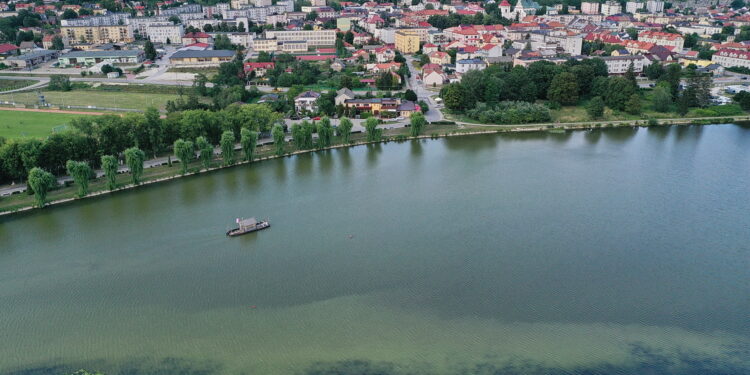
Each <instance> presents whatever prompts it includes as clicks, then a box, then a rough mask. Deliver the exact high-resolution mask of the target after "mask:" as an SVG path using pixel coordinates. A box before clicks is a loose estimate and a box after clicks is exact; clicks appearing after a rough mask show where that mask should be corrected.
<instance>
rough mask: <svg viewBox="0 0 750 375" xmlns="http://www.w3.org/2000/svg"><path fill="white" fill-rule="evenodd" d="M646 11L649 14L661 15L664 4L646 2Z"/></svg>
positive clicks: (651, 0) (650, 0) (655, 0)
mask: <svg viewBox="0 0 750 375" xmlns="http://www.w3.org/2000/svg"><path fill="white" fill-rule="evenodd" d="M646 10H648V12H649V13H661V12H663V11H664V2H663V1H659V0H648V1H647V2H646Z"/></svg>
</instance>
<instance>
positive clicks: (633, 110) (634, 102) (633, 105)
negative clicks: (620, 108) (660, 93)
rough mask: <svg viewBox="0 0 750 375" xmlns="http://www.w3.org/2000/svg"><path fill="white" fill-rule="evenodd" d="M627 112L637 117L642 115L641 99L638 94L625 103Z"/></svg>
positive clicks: (631, 96)
mask: <svg viewBox="0 0 750 375" xmlns="http://www.w3.org/2000/svg"><path fill="white" fill-rule="evenodd" d="M625 112H627V113H630V114H631V115H637V114H639V113H641V97H640V95H638V94H633V95H630V98H628V101H627V102H626V103H625Z"/></svg>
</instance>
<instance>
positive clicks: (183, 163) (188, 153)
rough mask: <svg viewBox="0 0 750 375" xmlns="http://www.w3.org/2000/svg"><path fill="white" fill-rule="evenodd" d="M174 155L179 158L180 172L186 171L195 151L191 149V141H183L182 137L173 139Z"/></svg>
mask: <svg viewBox="0 0 750 375" xmlns="http://www.w3.org/2000/svg"><path fill="white" fill-rule="evenodd" d="M173 148H174V156H175V157H176V158H177V159H180V168H181V169H182V174H183V175H184V174H185V173H187V171H188V165H189V164H190V162H191V161H192V160H193V157H194V156H195V151H193V142H190V141H185V140H183V139H182V138H180V139H178V140H176V141H174V147H173Z"/></svg>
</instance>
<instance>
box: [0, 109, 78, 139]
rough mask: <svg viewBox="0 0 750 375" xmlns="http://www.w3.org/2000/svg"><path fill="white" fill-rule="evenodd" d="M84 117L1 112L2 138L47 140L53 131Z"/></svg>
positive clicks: (0, 135)
mask: <svg viewBox="0 0 750 375" xmlns="http://www.w3.org/2000/svg"><path fill="white" fill-rule="evenodd" d="M77 117H82V115H75V114H67V113H47V112H20V111H0V137H4V138H5V139H14V138H45V137H47V136H49V135H50V134H52V129H53V128H55V127H61V126H64V125H66V124H67V123H68V121H70V120H71V119H73V118H77Z"/></svg>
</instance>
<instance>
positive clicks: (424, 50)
mask: <svg viewBox="0 0 750 375" xmlns="http://www.w3.org/2000/svg"><path fill="white" fill-rule="evenodd" d="M437 50H438V46H436V45H434V44H432V43H426V44H424V45H423V46H422V53H424V54H430V53H432V52H435V51H437Z"/></svg>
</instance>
